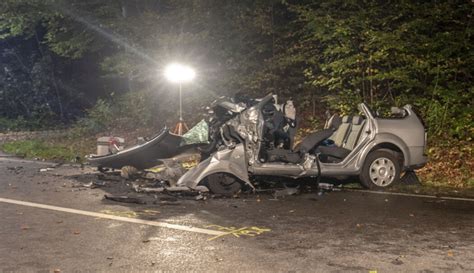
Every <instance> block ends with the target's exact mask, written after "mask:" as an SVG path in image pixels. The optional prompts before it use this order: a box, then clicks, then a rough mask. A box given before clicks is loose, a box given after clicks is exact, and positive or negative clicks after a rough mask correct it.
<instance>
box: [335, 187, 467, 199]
mask: <svg viewBox="0 0 474 273" xmlns="http://www.w3.org/2000/svg"><path fill="white" fill-rule="evenodd" d="M343 191H351V192H366V193H375V194H382V195H399V196H409V197H420V198H431V199H444V200H456V201H469V202H474V199H473V198H462V197H449V196H444V197H443V196H434V195H426V194H414V193H402V192H384V191H369V190H353V189H343Z"/></svg>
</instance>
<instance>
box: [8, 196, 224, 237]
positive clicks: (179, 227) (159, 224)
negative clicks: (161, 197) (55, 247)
mask: <svg viewBox="0 0 474 273" xmlns="http://www.w3.org/2000/svg"><path fill="white" fill-rule="evenodd" d="M0 202H3V203H8V204H15V205H20V206H27V207H32V208H40V209H47V210H54V211H61V212H67V213H73V214H79V215H85V216H90V217H96V218H103V219H110V220H116V221H122V222H128V223H134V224H140V225H149V226H155V227H163V228H170V229H176V230H182V231H189V232H195V233H202V234H207V235H213V236H221V235H224V234H225V232H223V231H217V230H212V229H204V228H196V227H191V226H182V225H176V224H169V223H164V222H156V221H148V220H141V219H135V218H128V217H121V216H115V215H109V214H105V213H99V212H92V211H86V210H78V209H70V208H63V207H58V206H51V205H45V204H39V203H32V202H26V201H20V200H13V199H7V198H0Z"/></svg>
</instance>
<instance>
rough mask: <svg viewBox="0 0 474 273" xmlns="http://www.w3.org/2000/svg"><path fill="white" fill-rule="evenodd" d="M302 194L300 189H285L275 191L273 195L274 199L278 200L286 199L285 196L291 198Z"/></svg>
mask: <svg viewBox="0 0 474 273" xmlns="http://www.w3.org/2000/svg"><path fill="white" fill-rule="evenodd" d="M299 192H300V190H299V188H298V187H295V188H289V187H287V188H285V189H282V190H275V191H274V192H273V194H272V196H273V198H275V199H278V198H280V197H285V196H290V195H295V194H298V193H299Z"/></svg>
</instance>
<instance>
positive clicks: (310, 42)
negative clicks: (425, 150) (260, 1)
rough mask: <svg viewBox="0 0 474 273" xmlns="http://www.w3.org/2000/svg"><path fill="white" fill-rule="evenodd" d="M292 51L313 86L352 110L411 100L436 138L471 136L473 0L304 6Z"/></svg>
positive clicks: (334, 1)
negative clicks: (358, 105) (357, 106)
mask: <svg viewBox="0 0 474 273" xmlns="http://www.w3.org/2000/svg"><path fill="white" fill-rule="evenodd" d="M289 7H290V9H291V10H292V11H294V12H295V13H297V14H298V20H297V21H296V23H297V24H298V25H300V26H301V27H302V28H301V30H299V31H298V30H296V31H297V32H298V34H297V37H298V41H297V42H296V43H295V46H294V48H292V49H290V52H291V54H294V55H296V56H299V57H298V58H299V59H303V60H304V61H305V64H306V69H305V75H306V77H307V80H308V83H309V84H310V85H311V86H314V87H316V88H318V90H322V91H324V92H325V93H326V94H327V101H328V103H329V104H330V106H332V107H333V108H337V109H340V110H342V111H345V112H347V111H348V110H349V109H351V108H354V105H355V104H356V102H358V101H360V100H364V101H366V102H368V103H370V104H371V105H372V106H373V107H375V108H379V107H382V106H387V105H390V104H395V105H397V106H399V105H402V104H405V103H412V104H414V105H415V106H417V107H418V108H419V109H421V111H422V113H423V116H424V117H425V119H426V121H427V123H428V125H429V127H428V128H429V133H430V136H431V137H442V136H449V137H456V138H459V139H466V140H470V137H471V135H472V133H473V125H474V124H473V109H474V107H473V105H472V102H473V99H474V97H473V93H474V92H473V87H472V83H473V72H474V71H473V70H474V67H473V66H472V65H470V64H472V63H474V53H473V50H472V45H473V43H472V30H473V28H472V26H471V25H472V3H470V2H469V1H436V2H433V1H426V2H383V1H382V2H380V1H364V2H361V1H340V0H329V1H319V2H315V1H305V3H301V2H298V3H297V4H290V5H289Z"/></svg>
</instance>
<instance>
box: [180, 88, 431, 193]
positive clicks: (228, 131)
mask: <svg viewBox="0 0 474 273" xmlns="http://www.w3.org/2000/svg"><path fill="white" fill-rule="evenodd" d="M359 111H360V114H359V115H353V116H344V117H338V116H337V115H334V116H332V117H331V118H330V119H329V120H328V121H327V122H326V126H325V129H323V130H321V131H317V132H314V133H312V134H310V135H308V136H307V137H305V138H304V139H303V140H302V141H301V142H300V143H299V144H297V145H294V143H293V142H294V136H295V132H296V129H297V118H296V116H295V109H294V107H293V104H292V102H291V101H288V102H286V103H283V104H279V103H278V101H277V97H276V96H274V95H273V94H269V95H267V96H265V97H264V98H261V99H256V100H252V99H248V98H246V99H240V100H229V99H221V100H220V101H217V102H216V103H215V104H214V105H213V107H212V108H211V111H210V113H212V115H213V117H212V118H210V119H209V122H208V123H209V142H210V144H208V145H207V146H203V147H201V148H200V149H201V151H202V152H203V154H204V157H207V158H206V159H204V160H202V161H201V162H200V163H199V164H198V165H197V166H195V167H194V168H192V169H190V170H189V171H188V172H187V173H185V174H184V175H183V176H182V177H181V178H180V179H179V181H178V185H180V186H187V187H190V188H196V186H198V185H204V186H207V187H208V188H209V189H210V190H211V191H213V192H216V193H223V194H233V193H235V192H237V191H239V190H240V189H241V187H242V186H244V185H246V186H247V187H250V188H255V185H254V183H253V182H252V181H254V179H253V178H254V177H258V176H279V177H288V178H301V177H314V178H315V182H317V181H319V178H321V177H341V176H344V177H353V176H355V177H358V178H359V179H360V183H361V184H362V185H363V186H364V187H367V188H370V189H383V188H386V187H389V186H391V185H393V184H395V183H397V182H398V181H399V180H400V176H401V173H403V172H410V171H413V170H415V169H418V168H421V167H422V166H424V165H425V163H426V162H427V157H426V155H425V154H424V151H425V146H426V132H425V128H424V125H423V123H422V121H421V119H420V118H419V117H418V115H417V114H416V113H415V112H414V111H413V109H412V106H410V105H405V106H404V107H403V108H395V107H392V113H393V114H394V117H390V118H381V117H378V115H377V114H376V113H374V112H373V111H372V110H371V109H370V108H369V107H368V105H366V104H365V103H361V104H359Z"/></svg>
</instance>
